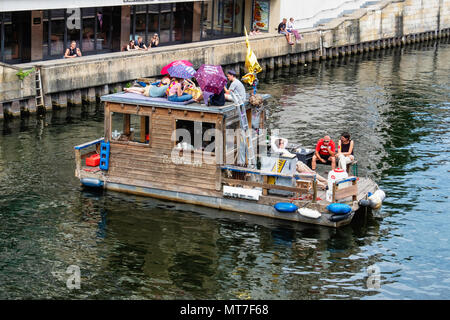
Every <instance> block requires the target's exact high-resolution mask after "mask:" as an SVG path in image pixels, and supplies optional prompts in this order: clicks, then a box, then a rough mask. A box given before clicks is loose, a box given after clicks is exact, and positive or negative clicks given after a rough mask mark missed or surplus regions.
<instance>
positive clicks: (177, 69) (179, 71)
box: [167, 64, 195, 79]
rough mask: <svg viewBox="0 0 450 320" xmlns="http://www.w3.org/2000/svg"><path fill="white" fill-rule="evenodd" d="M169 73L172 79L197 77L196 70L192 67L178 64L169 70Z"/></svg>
mask: <svg viewBox="0 0 450 320" xmlns="http://www.w3.org/2000/svg"><path fill="white" fill-rule="evenodd" d="M167 72H168V73H169V75H170V76H171V77H175V78H182V79H190V78H192V77H194V75H195V69H194V68H192V67H191V66H185V65H183V64H178V65H176V66H172V67H170V68H169V69H167Z"/></svg>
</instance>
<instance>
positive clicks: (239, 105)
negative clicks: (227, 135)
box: [231, 91, 256, 168]
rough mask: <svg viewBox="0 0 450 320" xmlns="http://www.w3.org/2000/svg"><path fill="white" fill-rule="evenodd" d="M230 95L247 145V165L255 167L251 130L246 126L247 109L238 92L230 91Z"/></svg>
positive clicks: (242, 136)
mask: <svg viewBox="0 0 450 320" xmlns="http://www.w3.org/2000/svg"><path fill="white" fill-rule="evenodd" d="M231 97H232V99H233V101H234V103H235V105H236V111H237V112H238V114H239V121H240V124H241V138H242V139H243V140H244V142H245V144H246V145H247V147H248V156H247V159H248V167H249V168H256V157H255V149H254V146H253V139H252V130H251V128H249V126H248V119H247V111H246V110H245V105H244V101H242V98H241V97H240V96H239V95H238V94H235V93H234V92H233V91H231ZM247 141H248V144H247Z"/></svg>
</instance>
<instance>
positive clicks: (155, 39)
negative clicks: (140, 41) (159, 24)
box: [150, 33, 159, 48]
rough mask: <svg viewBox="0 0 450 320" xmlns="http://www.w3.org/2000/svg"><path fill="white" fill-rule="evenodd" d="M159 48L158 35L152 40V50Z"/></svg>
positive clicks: (154, 35)
mask: <svg viewBox="0 0 450 320" xmlns="http://www.w3.org/2000/svg"><path fill="white" fill-rule="evenodd" d="M157 46H159V37H158V34H157V33H155V34H153V37H152V38H151V39H150V48H155V47H157Z"/></svg>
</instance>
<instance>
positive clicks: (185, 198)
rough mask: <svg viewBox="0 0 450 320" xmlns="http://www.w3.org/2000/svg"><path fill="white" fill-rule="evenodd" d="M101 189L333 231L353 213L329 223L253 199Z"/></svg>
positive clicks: (126, 188) (131, 188) (123, 187)
mask: <svg viewBox="0 0 450 320" xmlns="http://www.w3.org/2000/svg"><path fill="white" fill-rule="evenodd" d="M104 188H106V189H107V190H111V191H116V192H124V193H129V194H135V195H139V196H146V197H152V198H156V199H162V200H168V201H174V202H181V203H187V204H194V205H199V206H205V207H209V208H215V209H219V210H226V211H234V212H238V213H246V214H251V215H257V216H263V217H269V218H273V219H280V220H287V221H293V222H300V223H307V224H315V225H321V226H326V227H332V228H338V227H341V226H345V225H348V224H349V223H350V222H351V221H352V219H353V217H354V215H355V211H352V212H351V213H350V214H349V215H348V217H347V218H346V219H343V220H340V221H331V220H330V217H331V216H332V214H329V213H326V212H322V214H321V216H320V217H319V218H317V219H314V218H308V217H305V216H302V215H300V214H299V213H298V212H291V213H289V212H278V211H277V210H276V209H275V208H274V207H273V206H271V205H267V204H261V203H258V202H256V201H252V200H244V199H236V198H226V197H222V198H220V197H212V196H204V195H195V194H189V193H184V192H176V191H169V190H162V189H156V188H148V187H140V186H131V185H126V184H120V183H113V182H108V183H105V185H104Z"/></svg>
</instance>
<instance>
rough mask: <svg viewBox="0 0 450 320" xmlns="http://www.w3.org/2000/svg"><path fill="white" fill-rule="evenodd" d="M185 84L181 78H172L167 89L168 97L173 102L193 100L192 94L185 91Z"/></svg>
mask: <svg viewBox="0 0 450 320" xmlns="http://www.w3.org/2000/svg"><path fill="white" fill-rule="evenodd" d="M183 90H184V89H183V84H182V81H181V79H178V78H172V81H171V83H170V85H169V87H168V89H167V92H168V94H167V99H168V100H169V101H172V102H184V101H189V100H192V95H190V94H188V93H186V92H183Z"/></svg>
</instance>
